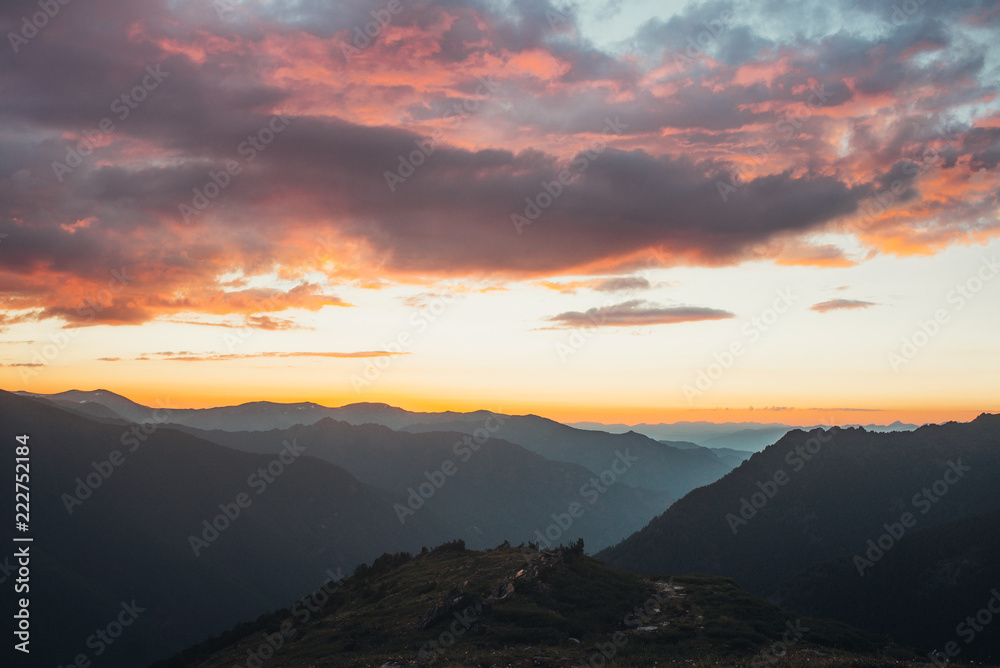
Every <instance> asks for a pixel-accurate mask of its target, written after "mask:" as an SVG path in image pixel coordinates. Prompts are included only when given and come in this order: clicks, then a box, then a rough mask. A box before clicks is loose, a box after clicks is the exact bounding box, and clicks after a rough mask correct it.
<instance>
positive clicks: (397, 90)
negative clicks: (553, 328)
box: [0, 0, 1000, 329]
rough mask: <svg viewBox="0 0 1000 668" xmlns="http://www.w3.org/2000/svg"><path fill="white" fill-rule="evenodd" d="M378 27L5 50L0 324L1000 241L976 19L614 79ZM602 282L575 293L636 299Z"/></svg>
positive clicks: (117, 1)
mask: <svg viewBox="0 0 1000 668" xmlns="http://www.w3.org/2000/svg"><path fill="white" fill-rule="evenodd" d="M385 6H386V4H385V3H384V2H363V1H351V2H343V3H332V4H331V3H327V2H319V1H318V0H304V1H303V2H299V3H295V10H294V11H292V10H291V9H289V8H288V7H289V6H286V5H283V4H281V3H270V4H262V5H258V4H256V3H246V4H237V5H233V8H232V9H231V10H229V11H224V12H221V13H219V12H217V11H216V7H215V6H214V5H213V3H209V2H205V3H175V2H167V1H166V0H139V1H132V0H130V1H128V2H126V1H125V0H93V1H92V2H88V3H85V4H80V5H79V6H77V5H75V4H74V5H70V6H65V7H64V8H63V10H62V11H61V12H60V14H58V15H57V16H55V17H53V18H52V19H51V21H50V22H49V23H48V25H46V26H45V27H44V28H43V29H41V30H39V31H38V34H37V35H35V36H33V37H31V38H30V39H25V40H23V41H22V40H10V39H8V41H9V42H11V43H10V44H8V45H5V48H4V49H0V86H2V88H3V90H5V91H7V94H5V95H4V96H3V97H2V99H0V235H6V236H4V237H2V240H3V243H2V244H0V254H2V257H3V263H2V265H0V290H2V291H3V292H4V293H5V294H6V295H7V296H8V301H7V308H8V310H10V311H12V312H13V314H11V315H8V316H5V318H6V319H5V320H4V321H3V323H2V324H6V323H10V322H14V321H15V320H16V319H18V318H21V319H24V318H28V319H45V318H56V319H59V320H62V321H64V322H65V323H67V324H69V325H71V326H80V325H86V324H99V323H104V324H138V323H141V322H146V321H149V320H153V319H157V318H174V319H184V318H191V317H213V318H223V317H226V316H237V317H240V318H242V319H244V320H245V321H246V322H247V323H249V324H251V326H257V327H261V328H264V329H281V328H286V327H288V326H293V325H290V322H291V321H290V320H289V319H288V318H281V317H280V316H275V315H273V314H275V313H281V312H282V311H289V310H291V309H307V310H313V311H315V310H318V309H321V308H324V307H327V306H344V305H345V303H344V302H343V300H342V299H341V298H339V297H338V296H337V285H339V284H342V283H344V282H349V281H355V280H359V281H372V280H375V279H382V278H388V279H393V278H399V279H405V280H422V279H439V278H442V277H454V276H470V275H484V276H485V275H490V276H494V277H496V276H499V277H507V278H524V277H531V278H545V277H553V276H556V275H559V274H566V273H570V272H573V273H577V274H588V273H589V274H594V275H600V274H607V273H612V272H617V271H618V270H619V268H620V267H622V266H624V265H627V264H628V263H629V262H631V261H634V260H635V259H636V258H638V257H641V256H642V255H643V254H644V253H646V252H648V250H649V249H651V248H655V249H658V252H659V253H660V256H661V258H662V262H663V263H664V264H696V265H707V266H719V265H726V264H734V263H739V262H742V261H744V260H748V259H767V260H772V261H775V262H777V263H779V264H798V265H803V264H805V265H816V266H849V265H850V264H853V263H855V262H856V260H854V259H851V258H847V257H846V256H845V254H844V253H843V251H841V249H839V248H837V247H835V246H830V245H823V246H812V245H810V243H809V238H810V237H811V236H812V235H814V234H816V233H818V232H826V231H834V232H846V233H848V234H853V235H854V236H855V237H856V238H857V240H858V242H859V243H860V244H862V245H863V246H864V247H866V248H867V250H868V251H869V252H874V253H893V254H899V255H907V254H928V253H935V252H938V251H939V250H941V249H943V248H945V247H947V246H948V245H950V244H954V243H972V242H982V241H985V240H988V239H990V238H992V237H995V236H996V235H997V233H998V230H1000V223H998V218H997V207H998V193H1000V178H998V169H1000V123H998V122H997V120H996V119H997V117H998V116H997V108H996V107H997V99H998V98H997V92H998V90H997V89H998V87H1000V86H998V81H997V75H996V65H995V62H996V55H997V54H996V53H995V51H993V52H991V49H994V50H995V48H996V47H994V46H992V44H993V42H994V41H995V40H994V36H995V34H996V31H997V28H998V27H1000V11H998V9H997V4H996V3H973V2H953V3H926V4H923V5H919V4H916V5H915V7H916V9H914V11H912V12H908V11H902V10H900V9H899V8H898V7H897V6H896V5H895V4H894V3H892V2H889V1H888V0H873V1H870V2H865V3H861V5H859V6H858V7H857V8H854V9H852V10H847V9H841V8H838V7H831V6H830V5H829V3H819V2H818V1H812V2H811V1H806V2H794V3H793V2H774V3H766V4H764V5H760V6H757V5H756V4H754V3H745V2H737V3H727V2H716V1H713V2H708V3H703V4H700V5H691V6H690V7H689V8H688V9H686V10H685V12H683V13H682V14H679V15H677V16H674V17H673V18H671V19H669V20H667V21H661V20H652V21H648V22H646V23H644V24H643V25H642V26H641V27H640V28H639V30H638V31H637V32H636V34H635V35H634V37H633V38H631V39H630V40H628V42H627V43H625V44H622V45H619V46H618V47H615V48H610V47H608V48H603V49H602V48H598V47H597V46H595V45H594V44H593V43H591V42H590V41H588V40H587V39H586V38H584V37H583V36H582V32H581V29H580V25H579V21H578V17H577V16H576V15H575V14H574V13H573V12H572V11H568V10H559V13H558V16H557V18H553V14H552V12H553V11H555V10H556V8H555V7H554V6H552V5H550V4H548V3H547V2H544V1H543V2H534V3H527V2H513V3H492V2H486V1H485V0H482V1H479V0H459V1H457V2H451V1H449V2H433V1H426V2H425V1H417V0H415V1H413V2H403V3H401V4H400V5H399V6H400V7H401V9H400V11H398V12H396V13H392V14H379V16H381V17H382V19H383V21H382V22H383V23H384V25H379V24H372V21H373V18H372V14H371V12H373V11H374V12H376V13H378V12H382V11H384V10H385ZM25 7H29V8H30V7H32V6H29V5H23V3H5V4H4V5H3V7H2V8H0V32H2V33H3V34H5V35H7V34H8V33H11V32H13V33H14V34H18V33H20V31H21V30H22V27H23V22H22V19H23V16H22V12H23V11H27V10H26V9H25ZM366 30H367V31H368V33H369V34H370V35H372V34H373V35H374V36H371V37H369V36H367V35H365V31H366ZM7 46H9V47H10V48H6V47H7ZM991 53H992V55H990V54H991ZM991 58H992V60H991ZM990 62H993V63H994V64H993V65H990V64H989V63H990ZM125 277H131V278H125ZM260 277H273V282H274V283H275V284H276V285H280V286H281V287H280V288H274V289H271V290H260V289H259V288H256V287H254V286H255V285H256V283H254V279H255V278H260ZM319 277H322V278H319ZM622 280H625V279H608V281H607V282H606V283H605V284H604V285H603V286H601V285H599V284H595V285H594V289H596V290H603V291H608V292H614V291H618V290H631V289H642V288H643V287H644V286H642V285H640V284H638V283H636V282H634V281H633V282H631V283H622V282H621V281H622ZM629 280H631V279H629ZM616 281H618V282H616ZM628 303H629V304H633V302H628ZM623 306H625V305H624V304H622V305H619V307H610V308H620V307H623ZM817 306H820V305H817ZM829 308H838V307H829ZM839 308H844V307H839ZM643 309H646V310H645V311H644V310H643ZM657 310H658V309H656V308H653V307H640V306H631V307H628V308H624V309H622V310H621V311H620V312H615V313H609V314H608V315H609V317H610V318H611V319H613V318H614V317H620V318H622V320H621V324H639V323H638V322H636V321H637V320H641V319H642V318H643V317H648V318H650V319H651V320H652V321H656V320H657V318H669V317H671V316H670V315H669V314H668V313H659V314H656V313H654V312H656V311H657ZM822 310H827V309H822ZM659 311H670V309H659ZM695 311H696V310H695ZM695 311H692V312H691V313H690V314H689V315H693V316H696V315H697V313H695ZM709 311H711V309H709ZM268 314H271V315H268ZM703 315H704V314H703ZM563 316H566V318H563ZM572 316H573V314H571V313H564V314H561V315H560V316H556V318H557V320H558V319H560V318H562V319H561V320H558V321H559V322H563V323H564V324H569V321H570V320H572ZM722 317H725V316H722ZM664 321H666V320H664ZM646 324H650V323H646Z"/></svg>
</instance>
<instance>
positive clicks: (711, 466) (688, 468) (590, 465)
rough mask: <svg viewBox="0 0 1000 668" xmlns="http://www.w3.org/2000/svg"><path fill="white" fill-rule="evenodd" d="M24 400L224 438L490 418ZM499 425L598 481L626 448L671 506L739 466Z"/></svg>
mask: <svg viewBox="0 0 1000 668" xmlns="http://www.w3.org/2000/svg"><path fill="white" fill-rule="evenodd" d="M29 396H34V397H37V398H43V399H46V400H49V401H55V402H57V403H58V404H59V405H64V406H65V407H66V408H67V409H71V410H74V411H76V412H80V407H81V406H84V405H89V404H92V403H93V404H103V405H105V406H107V407H108V408H109V409H111V410H114V411H116V412H117V413H118V414H120V415H122V416H124V417H125V418H127V419H129V420H132V421H134V422H143V421H158V422H162V421H163V419H164V416H166V418H165V419H166V420H167V421H169V422H170V423H175V424H180V425H184V426H187V427H191V428H195V429H201V430H205V431H229V432H248V431H269V430H272V429H289V428H292V427H294V426H296V425H311V424H315V423H317V422H319V421H321V420H323V419H326V418H330V419H333V420H337V421H341V422H346V423H348V424H352V425H356V426H357V425H364V424H378V425H382V426H384V427H388V428H389V429H393V430H397V431H409V432H414V433H416V432H428V431H455V432H461V433H466V434H471V433H475V432H476V430H479V429H481V428H482V427H481V425H482V424H483V422H484V421H485V420H486V419H487V418H489V417H490V416H491V415H493V413H491V412H490V411H485V410H479V411H472V412H468V413H457V412H454V411H445V412H441V413H419V412H413V411H407V410H404V409H402V408H397V407H394V406H389V405H388V404H382V403H358V404H349V405H347V406H342V407H339V408H327V407H325V406H320V405H319V404H315V403H297V404H276V403H273V402H266V401H261V402H250V403H246V404H241V405H239V406H226V407H219V408H204V409H178V408H171V409H169V411H167V410H162V409H161V410H160V411H159V412H157V410H156V409H154V408H151V407H147V406H142V405H141V404H137V403H135V402H133V401H131V400H129V399H126V398H125V397H121V396H119V395H116V394H114V393H113V392H109V391H107V390H95V391H91V392H81V391H78V390H71V391H69V392H62V393H59V394H54V395H29ZM503 417H504V419H505V421H504V424H503V425H502V426H501V428H500V430H499V431H498V432H497V434H496V436H497V437H498V438H502V439H505V440H507V441H510V442H512V443H516V444H518V445H520V446H522V447H524V448H526V449H528V450H530V451H532V452H535V453H537V454H540V455H542V456H543V457H545V458H547V459H551V460H554V461H564V462H570V463H574V464H579V465H581V466H584V467H586V468H587V469H588V470H590V471H591V472H592V473H595V474H597V475H600V474H602V473H603V472H604V471H605V470H606V469H607V467H608V466H609V465H610V464H611V462H613V461H614V459H615V457H616V451H618V450H622V449H627V448H631V454H632V455H633V456H636V457H638V458H639V459H640V461H641V462H642V463H641V465H640V466H636V467H632V468H631V469H630V470H629V471H627V472H626V473H625V474H624V475H623V476H622V478H621V480H622V481H623V482H625V483H627V484H628V485H630V486H632V487H641V488H645V489H648V490H651V491H654V492H666V493H667V494H668V495H670V497H672V498H673V499H677V498H680V497H681V496H683V495H684V494H686V493H687V492H689V491H690V490H692V489H695V488H696V487H700V486H702V485H706V484H708V483H710V482H712V481H714V480H717V479H718V478H720V477H722V476H723V475H725V474H726V473H727V472H728V471H730V470H732V468H733V467H734V466H735V465H737V464H738V463H739V462H738V459H739V458H733V457H727V456H725V455H724V454H722V453H720V454H722V456H721V457H720V456H718V455H717V454H716V453H715V452H714V451H712V450H707V449H681V448H676V447H673V446H670V445H666V444H663V443H660V442H657V441H654V440H653V439H651V438H649V437H647V436H644V435H642V434H639V433H635V432H631V433H629V434H609V433H606V432H600V431H593V430H582V429H576V428H574V427H569V426H567V425H564V424H562V423H559V422H555V421H553V420H549V419H547V418H543V417H539V416H536V415H518V416H514V415H504V416H503ZM722 457H725V458H724V459H723V458H722Z"/></svg>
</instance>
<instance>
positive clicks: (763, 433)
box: [569, 420, 919, 452]
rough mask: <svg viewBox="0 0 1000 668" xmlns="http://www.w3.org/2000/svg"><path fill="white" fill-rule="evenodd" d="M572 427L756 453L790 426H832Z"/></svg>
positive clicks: (907, 427) (892, 427)
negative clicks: (641, 435) (633, 432)
mask: <svg viewBox="0 0 1000 668" xmlns="http://www.w3.org/2000/svg"><path fill="white" fill-rule="evenodd" d="M569 424H570V426H572V427H578V428H580V429H598V430H602V431H608V432H611V433H614V434H619V433H624V432H626V431H637V432H639V433H640V434H645V435H647V436H649V437H650V438H655V439H656V440H670V441H691V442H694V443H697V444H698V445H701V446H704V447H711V448H727V447H728V448H733V449H735V450H743V451H749V452H759V451H760V450H762V449H764V448H765V447H767V446H768V445H771V444H772V443H774V442H775V441H777V440H778V439H779V438H781V437H782V436H784V435H785V434H786V433H788V432H789V431H792V430H793V429H802V430H805V431H811V430H813V429H829V428H830V427H831V426H833V425H825V424H821V425H812V426H808V427H796V426H793V425H787V424H779V423H760V422H704V421H702V422H687V421H681V422H661V423H658V424H647V423H640V424H634V425H626V424H602V423H600V422H572V423H569ZM839 426H841V427H844V428H847V427H860V426H862V425H858V424H847V425H839ZM918 426H919V425H915V424H906V423H903V422H900V421H899V420H897V421H895V422H893V423H892V424H889V425H875V424H869V425H863V427H864V429H865V430H867V431H877V432H883V431H912V430H914V429H916V428H917V427H918Z"/></svg>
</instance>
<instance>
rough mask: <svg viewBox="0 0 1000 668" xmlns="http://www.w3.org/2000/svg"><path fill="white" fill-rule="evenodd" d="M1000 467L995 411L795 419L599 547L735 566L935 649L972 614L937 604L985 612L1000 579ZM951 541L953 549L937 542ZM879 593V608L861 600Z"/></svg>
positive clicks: (640, 560) (999, 422)
mask: <svg viewBox="0 0 1000 668" xmlns="http://www.w3.org/2000/svg"><path fill="white" fill-rule="evenodd" d="M998 477H1000V417H998V416H995V415H982V416H980V417H979V418H978V419H976V420H975V421H973V422H971V423H967V424H959V423H948V424H944V425H928V426H924V427H921V428H920V429H918V430H916V431H914V432H895V433H872V432H868V431H866V430H864V429H862V428H851V429H839V428H834V429H830V430H814V431H812V432H809V433H807V432H803V431H792V432H790V433H788V434H787V435H786V436H785V437H784V438H782V439H781V440H780V441H778V442H777V443H775V444H774V445H772V446H770V447H768V448H767V449H765V450H764V451H763V452H761V453H758V454H755V455H754V456H752V457H751V458H750V459H749V460H748V461H746V462H744V463H743V464H742V465H741V466H740V467H739V468H738V469H736V470H734V471H732V472H730V473H729V474H727V475H726V476H725V477H723V478H722V479H721V480H718V481H717V482H715V483H713V484H711V485H709V486H707V487H704V488H701V489H698V490H695V491H693V492H691V493H690V494H688V495H687V496H685V497H684V498H683V499H681V500H680V501H678V502H677V503H675V504H674V505H673V506H671V508H669V509H668V510H667V511H666V512H664V513H663V514H662V515H661V516H660V517H657V518H656V519H654V520H653V521H652V522H651V523H650V524H649V526H647V527H645V528H644V529H643V530H642V531H640V532H638V533H636V534H635V535H633V536H631V537H629V538H628V539H626V540H625V541H623V542H622V543H620V544H619V545H616V546H615V547H613V548H610V549H608V550H605V551H603V552H601V553H600V554H599V555H598V557H599V558H600V559H602V560H604V561H605V562H606V563H608V564H609V565H612V566H615V567H619V568H626V569H630V570H635V571H638V572H644V573H653V572H691V571H703V572H711V573H715V574H719V575H725V576H729V577H732V578H734V579H735V580H736V581H737V582H738V583H739V584H740V585H742V586H744V587H746V588H747V589H748V590H749V591H751V592H753V593H756V594H759V595H772V596H775V600H779V601H781V602H783V603H784V604H787V605H789V606H791V607H793V608H797V609H801V610H807V611H810V612H813V613H816V614H825V615H831V616H835V617H838V618H841V619H845V620H850V621H853V622H854V623H857V624H859V625H862V626H864V627H865V628H870V629H879V630H882V631H885V632H893V633H895V634H897V635H896V637H898V638H900V639H903V638H905V639H908V640H910V641H917V640H919V641H920V644H921V645H922V647H923V648H926V649H932V648H933V647H934V646H936V645H937V644H943V643H945V642H947V641H950V640H954V639H955V627H956V625H957V623H958V622H959V621H960V620H961V617H955V618H954V619H952V617H949V616H948V615H947V614H942V610H943V608H941V607H940V606H937V605H930V602H931V601H932V600H935V597H937V596H942V595H945V596H947V597H948V598H949V600H950V601H951V602H950V603H949V605H948V606H947V610H948V611H949V613H950V614H957V613H958V611H959V610H960V609H961V608H962V607H963V606H964V607H965V609H966V610H967V611H968V612H966V613H965V614H975V613H976V612H977V611H978V610H979V609H980V604H977V603H976V601H977V600H978V599H979V598H982V599H983V603H985V602H986V600H987V599H989V598H990V594H989V593H988V592H989V587H986V586H985V585H986V583H988V582H989V581H990V580H991V578H992V579H996V578H1000V561H998V560H991V559H989V558H988V555H992V554H993V553H994V550H995V542H996V538H995V536H996V534H997V532H998V530H1000V527H998V526H997V524H996V520H997V515H996V513H995V512H994V511H996V510H997V509H1000V495H998V494H997V493H996V480H997V479H998ZM945 540H947V541H950V542H951V545H950V549H951V551H950V552H947V551H946V552H942V551H941V550H938V549H931V546H933V545H937V544H939V543H940V542H941V541H945ZM869 541H871V543H869ZM880 541H881V542H880ZM872 544H874V545H875V548H874V549H872V548H871V546H872ZM880 545H881V547H879V546H880ZM869 552H870V553H869ZM856 558H858V559H864V560H866V561H859V560H857V559H856ZM894 564H899V565H900V567H899V568H896V567H895V566H894ZM803 571H806V572H805V573H803ZM945 582H950V584H948V585H947V586H946V585H945V584H944V583H945ZM862 591H864V592H866V594H865V595H864V596H861V594H860V593H859V592H862ZM942 592H947V594H943V593H942ZM854 594H857V595H858V597H857V598H856V597H855V596H854ZM876 599H880V600H881V604H879V605H873V606H872V607H871V608H870V610H872V611H874V612H872V613H871V615H869V614H868V613H867V612H861V611H862V610H869V609H868V608H866V607H865V601H868V600H872V601H874V600H876ZM917 602H923V603H926V605H923V606H920V605H916V603H917ZM911 604H912V605H911ZM913 606H916V607H913ZM879 611H881V612H884V613H885V614H886V615H887V617H886V618H884V619H881V620H878V619H876V616H877V615H878V613H879ZM890 613H891V614H890ZM893 616H894V617H893ZM891 619H895V620H896V621H890V620H891ZM904 627H909V628H908V630H907V631H906V632H903V631H902V629H903V628H904ZM918 629H919V630H918ZM987 646H988V645H987V644H986V643H984V644H983V645H981V647H983V648H985V647H987ZM994 658H996V657H994Z"/></svg>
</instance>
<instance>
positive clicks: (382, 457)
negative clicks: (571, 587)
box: [185, 413, 676, 549]
mask: <svg viewBox="0 0 1000 668" xmlns="http://www.w3.org/2000/svg"><path fill="white" fill-rule="evenodd" d="M486 416H487V419H486V420H484V421H480V422H479V423H476V424H477V425H478V426H477V427H476V429H480V430H482V433H481V434H479V435H478V436H479V439H480V440H477V439H476V438H475V437H474V436H475V430H474V429H470V430H469V434H472V435H473V437H471V438H470V437H469V435H467V434H463V433H461V432H450V431H449V432H445V431H429V432H426V433H407V432H398V431H393V430H391V429H389V428H388V427H383V426H381V425H376V424H365V425H359V426H354V425H350V424H347V423H346V422H338V421H335V420H332V419H330V418H324V419H323V420H320V421H319V422H316V423H314V424H311V425H300V426H296V427H292V428H290V429H285V430H272V431H256V432H233V431H221V430H214V431H200V430H193V429H190V428H185V429H188V430H189V431H190V432H191V433H194V434H196V435H198V436H199V437H201V438H204V439H206V440H210V441H213V442H215V443H219V444H222V445H226V446H228V447H231V448H235V449H239V450H246V451H249V452H259V453H273V452H277V451H279V450H280V448H281V447H282V446H281V444H282V443H283V442H284V441H285V440H288V439H298V440H299V441H300V442H308V443H311V444H313V445H312V447H311V450H310V454H311V455H312V456H314V457H319V458H321V459H324V460H326V461H328V462H332V463H334V464H337V465H338V466H342V467H343V468H344V469H346V470H347V471H349V472H351V474H352V475H354V476H355V477H357V478H358V479H359V480H361V481H362V482H365V483H368V484H370V485H373V486H376V487H378V488H381V489H384V490H389V491H392V492H395V493H396V494H398V495H402V496H405V497H407V502H406V503H405V504H402V505H401V506H400V507H397V508H396V511H397V512H396V515H397V516H399V517H400V519H401V521H402V522H407V521H409V518H410V517H411V516H412V515H414V514H416V513H421V512H425V511H427V510H429V511H430V512H432V513H434V514H436V515H437V516H438V517H440V518H441V519H443V520H445V521H446V522H448V523H449V525H451V526H453V527H455V529H456V533H455V535H454V537H455V538H462V539H464V540H465V541H466V542H467V543H468V544H469V545H470V546H476V547H486V546H489V545H497V544H498V543H501V542H503V541H504V540H510V541H514V542H521V541H538V540H549V539H551V540H553V541H554V544H555V545H558V544H559V542H560V541H562V542H568V541H569V540H575V539H576V538H580V537H582V538H584V539H585V540H586V541H590V544H593V545H596V546H601V547H606V546H608V545H611V544H613V543H615V542H618V541H619V540H621V538H623V537H624V536H627V535H628V534H629V533H631V532H632V531H636V530H638V529H640V528H642V527H643V526H644V525H645V524H646V523H647V522H648V521H649V520H650V519H652V518H653V517H655V516H656V515H658V514H659V513H660V512H662V511H663V509H664V508H666V507H667V506H669V505H670V503H672V502H673V501H674V500H675V498H676V497H674V496H673V495H672V494H670V493H667V492H662V491H651V490H647V489H642V488H634V487H631V486H630V485H628V484H626V483H625V482H623V481H624V480H630V479H632V478H635V477H636V476H634V475H633V474H632V473H631V472H632V470H633V469H634V468H635V467H636V466H638V465H640V464H644V465H647V466H648V465H649V464H648V462H643V460H642V458H641V457H640V456H637V455H636V454H634V453H635V452H636V450H634V449H633V450H630V449H629V447H628V445H627V444H621V447H620V448H616V449H605V450H604V451H602V454H603V457H604V458H603V459H600V460H597V461H600V462H601V464H602V466H600V467H598V466H595V468H597V469H599V471H597V472H595V471H592V470H588V469H587V468H584V467H583V466H580V465H579V464H574V463H571V462H566V461H559V460H550V459H546V458H545V457H542V456H540V455H538V454H536V453H534V452H531V451H529V450H526V449H525V448H523V447H521V446H520V445H517V444H514V443H510V442H508V441H506V440H503V439H499V438H493V437H491V436H490V432H489V431H488V430H487V429H486V427H484V426H483V425H489V427H490V428H492V429H495V430H496V433H503V432H504V425H505V424H506V421H507V420H510V419H512V418H503V417H498V418H495V419H494V418H493V417H492V416H491V415H490V414H488V413H487V414H486ZM501 420H502V421H503V423H501V422H500V421H501ZM448 424H449V425H451V424H453V423H448ZM498 427H499V429H498ZM632 460H635V461H632ZM615 470H617V471H620V472H621V474H622V475H619V474H616V473H615ZM604 471H610V472H611V474H610V475H605V476H604V477H603V481H602V477H601V475H600V474H599V473H600V472H604ZM595 473H598V474H597V475H595ZM609 482H610V484H608V483H609ZM573 504H576V505H578V506H579V507H580V510H579V511H578V514H579V517H571V518H570V521H567V519H566V517H567V516H568V515H567V513H569V508H570V506H571V505H573ZM536 531H537V532H540V533H541V534H542V536H543V538H541V539H539V538H538V537H537V535H536ZM546 536H547V537H546ZM596 549H599V548H596Z"/></svg>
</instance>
